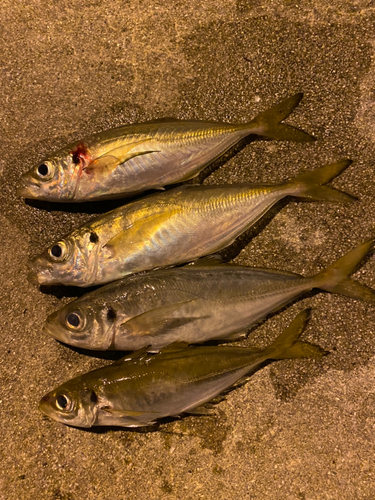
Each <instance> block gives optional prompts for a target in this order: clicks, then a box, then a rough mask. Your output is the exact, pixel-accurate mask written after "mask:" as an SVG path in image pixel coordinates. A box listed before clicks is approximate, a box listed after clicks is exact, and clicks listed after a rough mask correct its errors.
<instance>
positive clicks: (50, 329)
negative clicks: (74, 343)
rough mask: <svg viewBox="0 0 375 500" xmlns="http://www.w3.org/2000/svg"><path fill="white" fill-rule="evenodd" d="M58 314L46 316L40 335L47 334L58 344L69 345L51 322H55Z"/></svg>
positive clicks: (59, 330) (62, 333) (61, 332)
mask: <svg viewBox="0 0 375 500" xmlns="http://www.w3.org/2000/svg"><path fill="white" fill-rule="evenodd" d="M58 312H59V311H56V312H54V313H52V314H51V315H50V316H48V318H47V320H46V323H45V324H44V326H43V328H42V333H43V334H47V335H49V336H50V337H52V338H54V339H55V340H58V341H59V342H64V343H65V344H69V342H68V339H67V336H66V334H65V332H64V331H61V330H62V329H61V328H58V326H56V325H55V324H54V323H53V322H52V321H55V320H56V318H57V317H58ZM50 320H51V322H50Z"/></svg>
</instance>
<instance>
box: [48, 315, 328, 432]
mask: <svg viewBox="0 0 375 500" xmlns="http://www.w3.org/2000/svg"><path fill="white" fill-rule="evenodd" d="M307 317H308V312H307V311H304V312H302V313H300V314H299V315H298V316H297V317H296V318H295V319H294V321H293V322H292V323H291V325H290V326H289V327H288V328H286V329H285V330H284V332H283V333H282V334H281V335H280V336H279V337H278V338H277V339H276V340H275V341H274V342H273V343H272V344H271V345H270V346H269V347H267V348H266V349H263V350H261V349H254V348H253V349H251V348H250V349H249V348H241V347H207V346H206V347H197V346H194V347H186V345H185V344H183V345H181V343H177V344H171V345H170V346H169V347H166V348H164V349H162V350H161V351H160V353H158V354H149V353H146V352H145V350H144V349H143V350H140V351H137V352H135V353H133V354H132V355H130V356H126V357H124V358H122V359H121V360H119V361H117V362H116V363H114V364H112V365H110V366H106V367H104V368H99V369H98V370H95V371H92V372H90V373H87V374H85V375H80V376H79V377H76V378H74V379H72V380H70V381H69V382H66V383H65V384H63V385H61V386H60V387H58V388H57V389H55V390H53V391H51V392H50V393H48V394H46V395H45V396H44V397H43V398H42V400H41V401H40V404H39V409H40V411H41V412H42V413H44V414H45V415H47V416H49V417H51V418H53V419H55V420H57V421H58V422H61V423H63V424H67V425H72V426H76V427H92V426H95V425H101V426H103V425H111V426H113V425H115V426H122V427H141V426H147V425H152V424H154V423H155V422H156V421H157V420H158V419H160V418H163V417H176V416H178V415H180V414H182V413H194V412H195V413H204V411H205V410H204V408H199V407H201V406H202V405H203V404H204V403H206V402H208V401H210V400H212V399H213V398H215V397H216V396H218V395H219V394H220V393H221V392H223V391H225V390H226V389H228V388H229V387H231V386H232V385H233V384H235V383H236V382H237V381H238V380H240V379H241V378H243V377H244V376H246V375H248V374H249V373H250V372H253V371H254V370H255V369H256V368H258V367H259V366H260V365H261V364H262V363H264V361H266V360H268V359H274V360H276V359H285V358H320V357H322V356H323V355H324V354H325V351H323V350H322V349H321V348H320V347H317V346H314V345H312V344H309V343H307V342H301V341H300V340H299V337H300V335H301V333H302V330H303V327H304V325H305V322H306V319H307Z"/></svg>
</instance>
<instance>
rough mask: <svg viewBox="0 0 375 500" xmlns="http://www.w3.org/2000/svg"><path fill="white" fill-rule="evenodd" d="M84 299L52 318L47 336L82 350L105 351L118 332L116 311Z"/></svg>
mask: <svg viewBox="0 0 375 500" xmlns="http://www.w3.org/2000/svg"><path fill="white" fill-rule="evenodd" d="M89 301H90V299H89V298H87V299H86V298H85V297H82V299H77V300H74V301H73V302H71V303H70V304H67V305H66V306H64V307H63V308H61V309H60V310H59V311H56V312H54V313H52V314H51V315H50V316H48V318H47V320H46V323H45V326H44V328H43V332H44V333H48V334H49V335H51V336H52V337H54V338H55V339H57V340H60V341H61V342H64V343H66V344H69V345H72V346H74V347H80V348H82V349H92V350H100V351H105V350H107V349H109V348H110V346H111V344H112V339H113V337H114V332H115V328H116V325H115V319H116V312H115V311H114V309H113V308H112V307H108V306H105V307H103V306H101V305H96V304H95V302H94V301H93V302H92V304H91V303H90V302H89Z"/></svg>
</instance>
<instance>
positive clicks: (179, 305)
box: [43, 240, 375, 351]
mask: <svg viewBox="0 0 375 500" xmlns="http://www.w3.org/2000/svg"><path fill="white" fill-rule="evenodd" d="M373 243H374V240H369V241H366V242H364V243H361V244H360V245H358V246H357V247H355V248H354V249H353V250H351V251H350V252H348V253H347V254H345V255H344V256H343V257H341V258H340V259H339V260H337V261H336V262H334V263H333V264H331V265H330V266H328V267H327V268H326V269H324V270H323V271H321V272H319V273H318V274H316V275H315V276H311V277H306V278H305V277H304V276H300V275H298V274H294V273H289V272H285V271H275V270H272V269H256V268H251V267H244V266H239V265H234V264H225V265H223V264H216V265H213V264H210V263H211V261H213V262H215V260H214V259H207V258H206V259H200V260H198V261H196V262H195V263H194V264H193V265H187V266H184V267H179V268H173V269H160V270H157V271H150V272H148V273H145V274H138V275H133V276H128V277H126V278H123V279H122V280H119V281H116V282H114V283H110V284H109V285H106V286H104V287H101V288H99V289H98V290H95V291H94V292H90V293H88V294H86V295H84V296H83V297H80V298H79V299H76V300H74V301H72V302H71V303H69V304H67V305H65V306H64V307H63V308H61V309H60V310H59V311H56V312H55V313H53V314H51V315H50V316H49V317H48V318H47V321H46V324H45V326H44V330H43V331H44V332H45V333H48V334H50V335H52V336H53V337H54V338H56V339H57V340H60V341H62V342H65V343H67V344H70V345H73V346H75V347H80V348H85V349H92V350H106V349H115V350H124V351H130V350H136V349H141V348H143V347H147V346H149V347H148V349H149V351H155V350H158V349H161V348H163V347H164V346H166V345H168V344H171V343H173V342H176V341H183V342H187V343H198V342H206V341H208V340H212V339H219V340H220V339H221V340H229V339H231V340H233V339H234V338H235V337H236V336H238V335H241V334H243V332H244V331H246V329H247V328H249V327H250V326H252V325H254V323H256V322H257V321H259V320H261V319H262V318H264V317H265V316H266V315H267V314H269V313H271V312H274V311H276V310H277V309H280V308H281V307H283V306H285V305H286V304H288V303H290V302H292V301H293V300H294V299H295V298H296V297H299V296H300V295H301V294H303V293H305V292H307V291H309V290H311V289H312V288H319V289H322V290H325V291H328V292H334V293H338V294H342V295H344V296H347V297H348V296H349V297H352V298H355V299H360V300H364V301H366V302H369V303H372V304H375V291H374V290H372V289H370V288H368V287H366V286H365V285H361V284H360V283H358V282H357V281H355V280H353V279H351V278H349V274H351V273H352V272H353V271H354V270H355V268H356V267H357V266H358V264H359V263H360V262H361V260H362V259H363V257H364V256H365V255H366V254H367V253H368V252H369V250H370V249H371V248H372V247H373Z"/></svg>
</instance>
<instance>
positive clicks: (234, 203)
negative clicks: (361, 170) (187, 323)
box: [30, 160, 353, 287]
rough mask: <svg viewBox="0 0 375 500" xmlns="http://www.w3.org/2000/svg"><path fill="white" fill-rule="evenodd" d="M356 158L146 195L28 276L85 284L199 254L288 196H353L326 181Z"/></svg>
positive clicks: (39, 261) (75, 237) (42, 259)
mask: <svg viewBox="0 0 375 500" xmlns="http://www.w3.org/2000/svg"><path fill="white" fill-rule="evenodd" d="M350 163H351V161H350V160H343V161H339V162H336V163H332V164H330V165H326V166H325V167H322V168H319V169H316V170H314V171H312V172H305V173H303V174H300V175H298V176H297V177H294V178H293V179H291V180H290V181H287V182H284V183H282V184H233V185H222V186H221V185H211V186H182V187H179V188H175V189H171V190H170V191H168V192H165V193H157V194H154V195H150V196H147V197H145V198H143V199H140V200H137V201H134V202H132V203H129V204H128V205H125V206H123V207H119V208H116V209H115V210H112V211H111V212H108V213H107V214H104V215H101V216H99V217H97V218H96V219H93V220H91V221H89V222H87V223H86V224H84V225H83V226H81V227H79V228H78V229H76V230H74V231H73V232H72V233H70V235H68V236H66V237H65V238H64V239H62V240H60V241H57V242H56V243H54V244H53V245H51V247H50V248H48V249H47V250H46V251H45V252H44V253H43V254H42V255H40V256H39V257H36V258H35V259H33V260H32V262H31V263H30V267H31V275H30V277H31V279H32V280H34V281H37V282H38V283H39V284H41V285H43V284H45V285H53V284H63V285H73V286H74V285H75V286H82V287H87V286H91V285H98V284H102V283H108V282H110V281H114V280H116V279H120V278H122V277H123V276H126V275H128V274H133V273H137V272H140V271H146V270H150V269H155V268H158V267H167V266H171V265H175V264H181V263H184V262H190V261H193V260H195V259H197V258H199V257H202V256H203V255H208V254H210V253H214V252H217V251H219V250H222V249H223V248H225V247H226V246H228V245H230V244H231V243H232V242H233V241H234V240H235V239H236V238H237V236H239V235H240V234H241V233H242V232H244V231H246V230H247V229H248V228H249V227H251V226H252V224H254V223H255V222H256V221H257V220H258V219H259V218H260V217H262V216H263V215H264V214H265V213H266V212H267V210H268V209H269V208H271V207H272V206H273V205H274V204H275V203H276V202H277V201H279V200H281V199H282V198H284V197H285V196H298V197H303V198H310V199H314V200H327V201H332V202H350V201H352V200H353V197H351V196H349V195H348V194H345V193H343V192H341V191H337V190H335V189H333V188H330V187H328V186H324V185H323V184H325V183H327V182H329V181H330V180H331V179H333V178H334V177H335V176H336V175H338V174H339V173H341V172H342V171H343V170H344V169H345V168H346V167H347V166H348V165H350Z"/></svg>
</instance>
